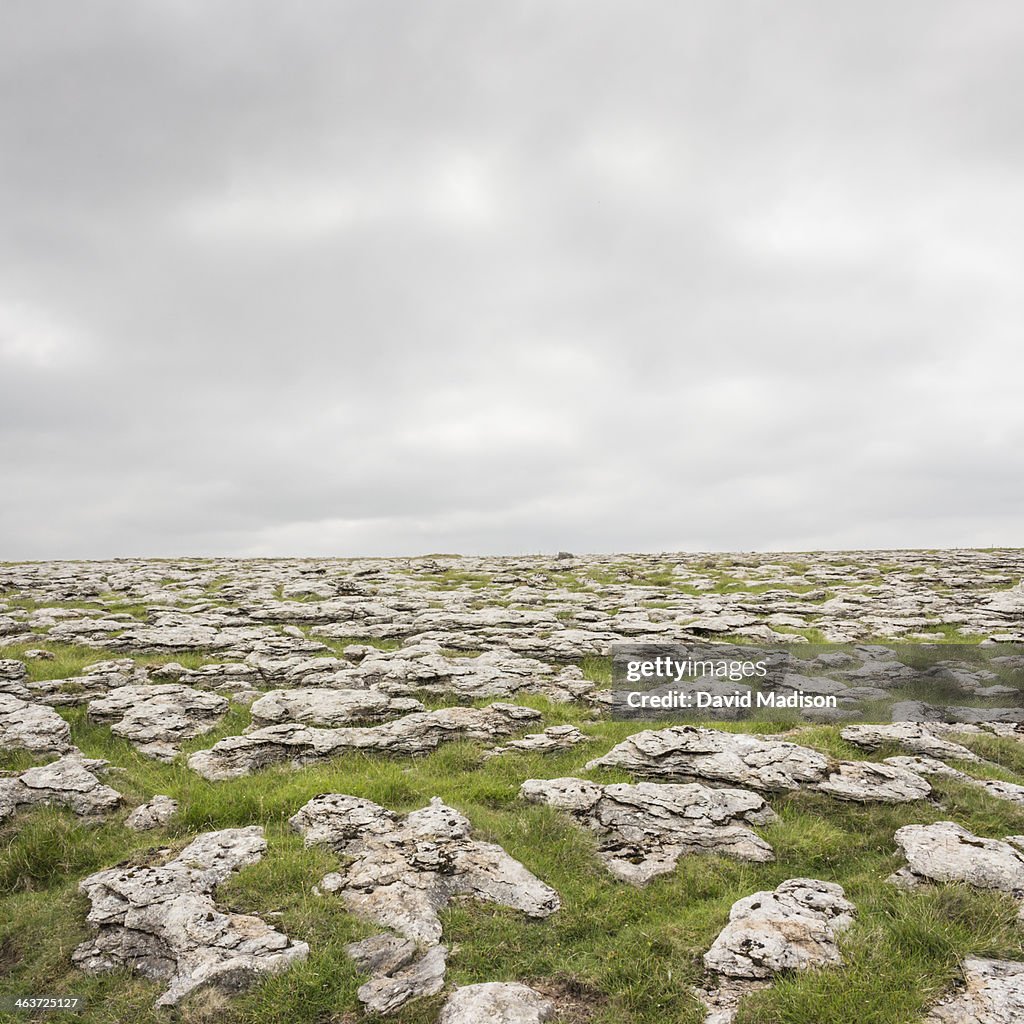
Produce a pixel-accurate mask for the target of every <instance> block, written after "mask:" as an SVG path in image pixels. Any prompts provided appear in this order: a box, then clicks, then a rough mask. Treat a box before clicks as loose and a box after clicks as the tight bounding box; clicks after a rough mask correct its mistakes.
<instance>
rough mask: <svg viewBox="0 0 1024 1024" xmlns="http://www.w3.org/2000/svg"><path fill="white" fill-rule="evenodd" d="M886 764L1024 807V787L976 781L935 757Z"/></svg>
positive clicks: (899, 759) (889, 759) (891, 760)
mask: <svg viewBox="0 0 1024 1024" xmlns="http://www.w3.org/2000/svg"><path fill="white" fill-rule="evenodd" d="M885 763H886V764H892V765H896V766H897V767H898V768H909V769H910V770H911V771H912V772H916V773H917V774H918V775H934V776H936V777H939V778H944V779H955V780H956V781H957V782H962V783H964V785H967V786H972V787H973V788H975V789H980V790H983V791H984V792H985V793H987V794H988V795H989V796H992V797H995V798H996V799H997V800H1009V801H1010V802H1011V803H1014V804H1018V805H1019V806H1021V807H1024V786H1020V785H1018V784H1017V783H1015V782H1004V781H1003V780H1002V779H976V778H974V776H972V775H967V774H966V773H965V772H961V771H958V770H957V769H956V768H950V766H949V765H948V764H946V763H945V762H943V761H937V760H936V759H935V758H933V757H910V756H907V757H887V758H886V759H885Z"/></svg>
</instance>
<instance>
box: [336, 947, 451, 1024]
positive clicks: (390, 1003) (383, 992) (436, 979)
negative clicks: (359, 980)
mask: <svg viewBox="0 0 1024 1024" xmlns="http://www.w3.org/2000/svg"><path fill="white" fill-rule="evenodd" d="M345 952H346V953H348V955H349V956H350V957H352V959H353V960H354V961H355V962H356V964H357V965H358V966H359V967H360V968H361V969H362V970H363V971H366V972H367V973H368V974H370V975H372V977H371V978H370V980H369V981H368V982H366V983H365V984H363V985H360V986H359V989H358V991H357V992H356V995H357V996H358V998H359V1001H360V1002H361V1003H362V1004H363V1005H364V1006H365V1007H366V1010H367V1012H368V1013H380V1014H387V1013H393V1012H394V1011H395V1010H397V1009H398V1008H399V1007H400V1006H404V1005H405V1004H406V1003H407V1002H408V1001H409V1000H410V999H418V998H419V997H420V996H433V995H436V994H437V993H438V992H440V991H441V989H442V988H444V972H445V966H446V961H447V957H448V950H447V949H446V948H445V947H444V946H431V947H430V948H429V949H427V951H426V952H425V953H423V954H422V955H420V953H421V950H420V947H419V945H418V944H417V943H415V942H413V941H412V940H411V939H402V938H399V937H398V936H396V935H386V934H382V935H373V936H371V937H370V938H368V939H364V940H363V941H362V942H353V943H352V944H350V945H348V946H346V947H345Z"/></svg>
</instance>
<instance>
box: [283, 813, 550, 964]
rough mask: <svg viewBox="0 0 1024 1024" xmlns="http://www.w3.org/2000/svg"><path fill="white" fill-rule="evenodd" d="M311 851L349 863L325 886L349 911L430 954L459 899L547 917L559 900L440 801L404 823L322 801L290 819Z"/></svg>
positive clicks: (394, 817)
mask: <svg viewBox="0 0 1024 1024" xmlns="http://www.w3.org/2000/svg"><path fill="white" fill-rule="evenodd" d="M290 823H291V825H292V827H293V828H294V829H295V830H296V831H298V832H301V833H302V835H303V836H304V838H305V842H306V845H307V846H314V845H316V846H327V847H329V848H330V849H332V850H334V851H335V852H336V853H338V854H340V855H342V856H343V857H344V858H345V859H346V861H347V863H346V866H345V867H344V869H343V870H342V871H341V872H332V873H330V874H328V875H326V876H324V878H323V879H322V881H321V883H320V887H321V888H322V889H324V890H326V891H328V892H338V893H340V894H341V896H342V898H343V899H344V901H345V904H346V906H347V907H348V908H349V910H351V911H352V912H353V913H355V914H358V915H359V916H360V917H364V918H368V919H369V920H372V921H375V922H377V923H378V924H381V925H383V926H385V927H387V928H392V929H394V930H395V931H396V932H398V933H399V934H400V935H403V936H405V937H406V938H409V939H413V940H414V941H416V942H421V943H424V944H425V945H428V946H433V945H436V944H437V943H439V942H440V940H441V921H440V919H439V917H438V914H439V913H440V911H441V910H443V909H444V908H445V907H446V906H447V905H448V903H449V901H450V900H451V899H453V898H454V897H464V898H468V899H474V900H482V901H484V902H488V903H497V904H499V905H501V906H507V907H512V908H513V909H515V910H520V911H522V912H523V913H524V914H526V915H527V916H529V917H548V916H549V915H550V914H553V913H554V912H555V911H556V910H557V909H558V907H559V905H560V901H559V898H558V893H556V892H555V890H554V889H552V888H551V887H550V886H547V885H545V884H544V883H543V882H541V881H540V880H539V879H538V878H536V877H534V876H533V875H532V874H530V872H529V871H527V870H526V868H524V867H523V865H522V864H520V863H519V861H517V860H513V859H512V858H511V857H510V856H509V855H508V854H507V853H505V851H504V850H503V849H502V848H501V847H500V846H496V845H494V844H493V843H482V842H479V841H477V840H475V839H472V838H471V837H470V823H469V820H468V819H467V818H466V817H465V816H464V815H462V814H460V813H459V812H458V811H456V810H454V809H453V808H451V807H448V806H446V805H445V804H443V803H442V802H441V801H440V800H439V799H438V798H437V797H434V799H432V800H431V801H430V804H429V806H427V807H423V808H421V809H420V810H418V811H413V812H412V813H411V814H408V815H406V816H405V817H404V818H402V817H400V816H399V815H397V814H394V813H392V812H391V811H389V810H387V809H385V808H384V807H381V806H379V805H378V804H375V803H372V802H371V801H369V800H361V799H359V798H358V797H353V796H344V795H340V794H336V793H332V794H327V795H326V796H317V797H314V798H313V799H312V800H310V801H309V803H307V804H306V805H305V806H304V807H303V808H302V809H301V810H300V811H299V812H298V813H297V814H295V815H294V816H293V817H292V818H291V819H290Z"/></svg>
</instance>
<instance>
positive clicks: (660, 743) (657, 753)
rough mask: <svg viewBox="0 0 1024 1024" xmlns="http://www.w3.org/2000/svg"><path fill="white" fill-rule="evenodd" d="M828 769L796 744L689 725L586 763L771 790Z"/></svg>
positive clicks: (648, 734)
mask: <svg viewBox="0 0 1024 1024" xmlns="http://www.w3.org/2000/svg"><path fill="white" fill-rule="evenodd" d="M828 767H829V762H828V759H827V758H826V757H825V755H824V754H819V753H818V752H817V751H816V750H811V749H810V748H808V747H801V746H798V745H797V744H795V743H787V742H784V741H781V740H771V739H762V738H760V737H758V736H750V735H747V734H745V733H731V732H720V731H718V730H716V729H702V728H697V727H695V726H690V725H681V726H673V727H671V728H668V729H648V730H645V731H643V732H638V733H635V734H634V735H632V736H630V737H629V738H628V739H626V740H623V741H622V742H621V743H619V744H618V745H617V746H615V747H613V748H612V749H611V750H610V751H609V752H608V753H607V754H605V755H604V757H599V758H597V759H595V760H593V761H590V762H589V763H588V764H587V768H590V769H592V768H624V769H625V770H626V771H629V772H632V773H633V774H634V775H639V776H641V777H643V778H666V779H704V780H711V781H714V782H727V783H732V784H735V785H739V786H749V787H751V788H752V789H759V790H767V791H784V790H792V789H796V788H797V787H798V786H799V785H800V784H801V783H808V782H818V781H820V780H821V779H822V778H824V776H825V774H826V772H827V771H828Z"/></svg>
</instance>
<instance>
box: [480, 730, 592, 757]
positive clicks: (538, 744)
mask: <svg viewBox="0 0 1024 1024" xmlns="http://www.w3.org/2000/svg"><path fill="white" fill-rule="evenodd" d="M588 740H589V737H588V736H586V735H585V734H584V733H582V732H580V730H579V729H577V728H576V726H575V725H552V726H549V727H548V728H547V729H545V730H544V731H543V732H532V733H529V734H528V735H526V736H523V737H522V739H518V740H510V741H509V742H508V743H506V744H505V745H504V746H502V747H494V748H493V749H492V750H488V751H487V752H486V753H485V754H484V759H485V760H486V759H488V758H492V757H499V756H500V755H502V754H508V753H510V752H513V751H519V752H520V753H531V754H551V753H554V752H555V751H558V750H568V749H569V748H570V747H575V746H576V745H577V744H578V743H586V742H587V741H588Z"/></svg>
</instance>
